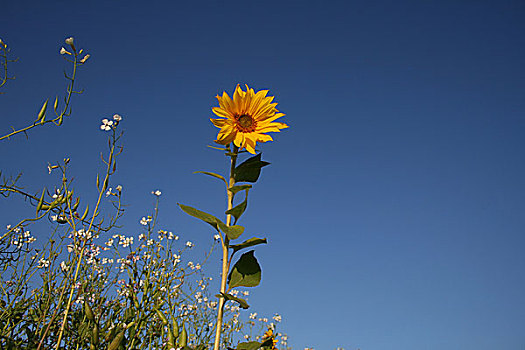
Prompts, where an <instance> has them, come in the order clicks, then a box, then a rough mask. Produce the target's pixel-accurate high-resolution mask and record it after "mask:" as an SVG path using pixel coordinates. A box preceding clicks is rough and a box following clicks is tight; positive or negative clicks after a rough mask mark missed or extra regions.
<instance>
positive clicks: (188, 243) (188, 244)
mask: <svg viewBox="0 0 525 350" xmlns="http://www.w3.org/2000/svg"><path fill="white" fill-rule="evenodd" d="M193 246H194V244H193V243H191V242H190V241H188V242H186V247H188V248H192V247H193Z"/></svg>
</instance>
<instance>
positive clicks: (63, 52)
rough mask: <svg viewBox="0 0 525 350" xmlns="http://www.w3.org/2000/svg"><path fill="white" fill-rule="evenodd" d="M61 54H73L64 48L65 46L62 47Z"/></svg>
mask: <svg viewBox="0 0 525 350" xmlns="http://www.w3.org/2000/svg"><path fill="white" fill-rule="evenodd" d="M60 54H61V55H65V54H68V55H71V52H69V51H67V50H66V49H64V48H63V47H62V48H61V49H60Z"/></svg>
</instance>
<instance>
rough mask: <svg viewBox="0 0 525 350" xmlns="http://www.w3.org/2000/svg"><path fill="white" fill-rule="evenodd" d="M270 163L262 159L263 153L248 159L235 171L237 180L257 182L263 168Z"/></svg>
mask: <svg viewBox="0 0 525 350" xmlns="http://www.w3.org/2000/svg"><path fill="white" fill-rule="evenodd" d="M269 164H270V163H268V162H265V161H261V153H259V154H258V155H256V156H253V157H251V158H248V159H246V160H245V161H244V162H242V163H241V164H239V165H238V166H237V167H236V168H235V170H234V171H233V178H234V179H235V182H256V181H257V179H258V178H259V175H261V168H262V167H264V166H267V165H269Z"/></svg>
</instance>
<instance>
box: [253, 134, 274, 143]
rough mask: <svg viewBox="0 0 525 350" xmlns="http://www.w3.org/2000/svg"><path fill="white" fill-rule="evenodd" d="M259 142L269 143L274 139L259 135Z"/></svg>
mask: <svg viewBox="0 0 525 350" xmlns="http://www.w3.org/2000/svg"><path fill="white" fill-rule="evenodd" d="M257 141H260V142H268V141H273V138H272V137H271V136H270V135H266V134H259V135H257Z"/></svg>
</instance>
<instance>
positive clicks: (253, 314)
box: [250, 312, 257, 320]
mask: <svg viewBox="0 0 525 350" xmlns="http://www.w3.org/2000/svg"><path fill="white" fill-rule="evenodd" d="M256 318H257V312H254V313H252V314H250V320H255V319H256Z"/></svg>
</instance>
